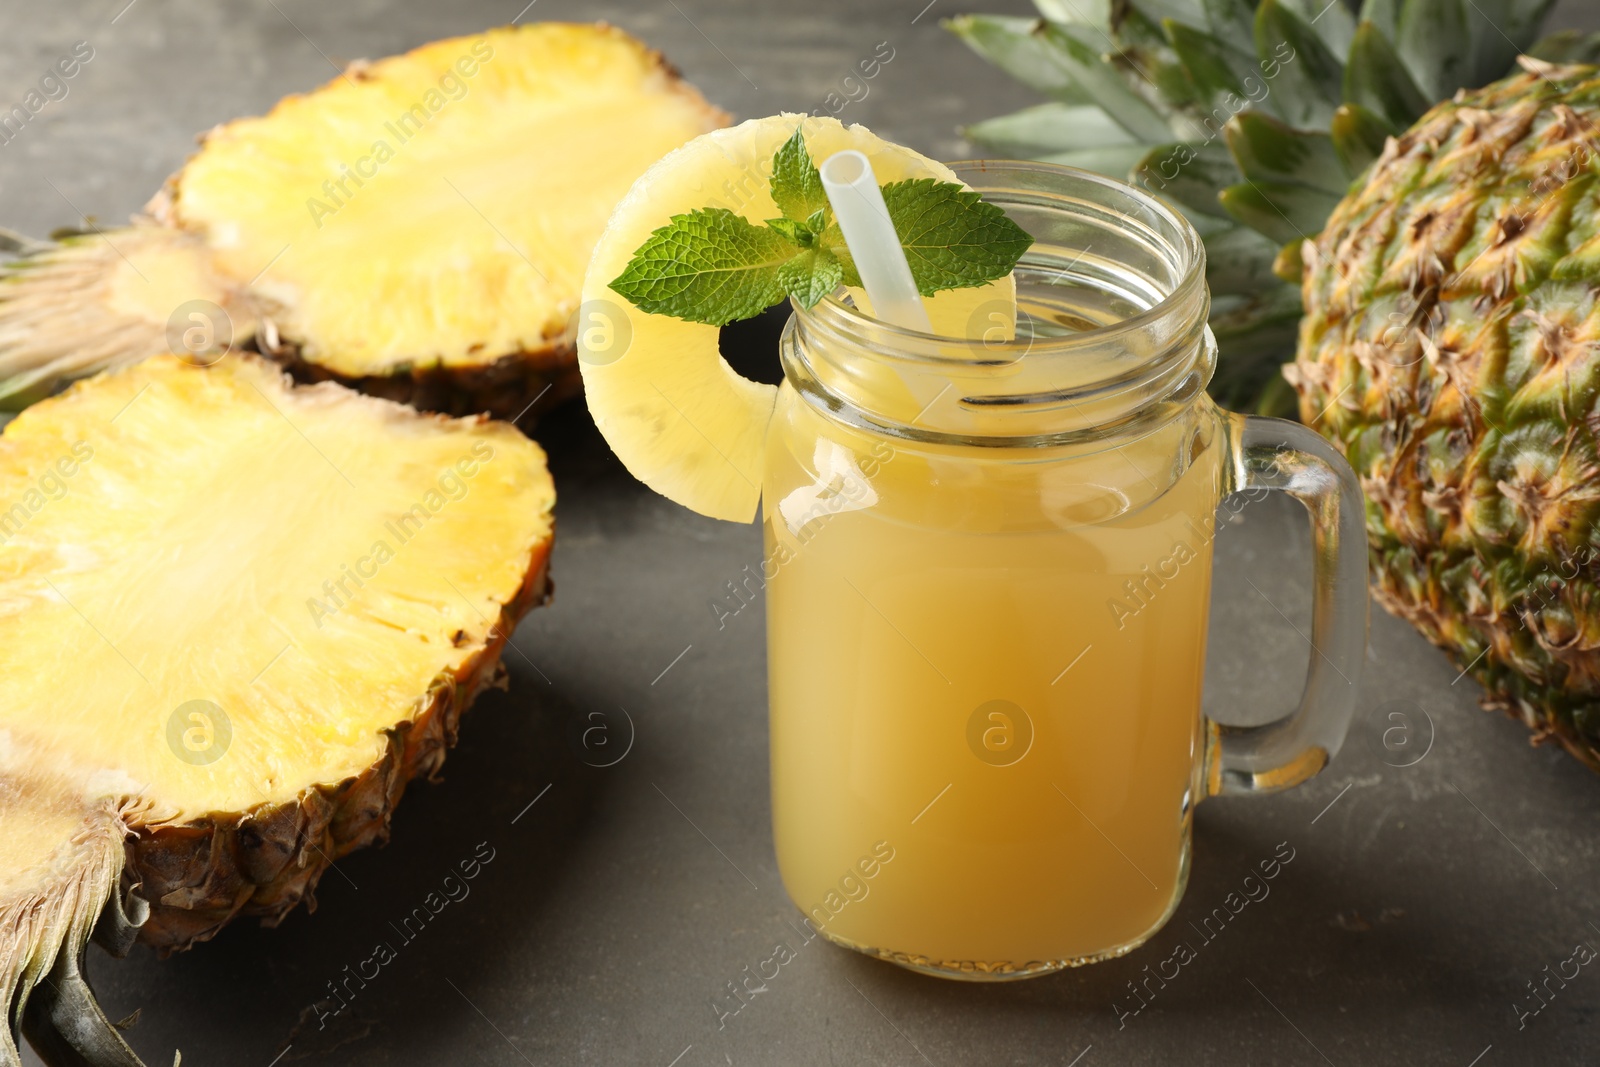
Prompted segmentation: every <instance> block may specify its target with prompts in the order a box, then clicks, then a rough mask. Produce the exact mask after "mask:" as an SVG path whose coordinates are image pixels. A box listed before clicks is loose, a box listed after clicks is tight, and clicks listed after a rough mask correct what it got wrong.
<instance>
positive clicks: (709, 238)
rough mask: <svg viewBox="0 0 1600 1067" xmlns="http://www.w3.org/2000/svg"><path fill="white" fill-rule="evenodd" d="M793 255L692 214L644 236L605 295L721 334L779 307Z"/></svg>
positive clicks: (742, 223)
mask: <svg viewBox="0 0 1600 1067" xmlns="http://www.w3.org/2000/svg"><path fill="white" fill-rule="evenodd" d="M796 252H797V249H796V248H795V246H794V245H793V244H792V243H791V242H790V241H789V240H788V239H787V238H785V237H784V236H783V235H782V234H780V233H778V232H776V231H774V230H771V229H768V228H766V227H764V226H756V225H754V224H753V223H751V222H749V221H748V220H746V219H745V218H743V217H742V216H740V215H735V214H734V213H733V212H731V211H729V210H728V209H726V208H700V209H697V210H695V211H691V212H689V214H687V215H674V216H672V220H671V221H670V222H669V223H668V224H667V225H665V226H663V227H661V228H660V229H659V230H656V231H655V232H654V233H652V234H651V235H650V236H649V238H648V239H647V240H646V241H645V243H644V244H642V245H640V246H639V250H638V251H637V252H635V253H634V254H633V258H632V259H631V260H629V261H628V266H627V268H626V269H625V270H624V271H623V272H622V273H621V274H620V275H618V276H617V279H616V280H615V281H613V282H612V283H611V288H612V289H613V290H615V291H616V292H617V294H618V295H620V296H622V297H623V298H624V299H626V300H627V301H629V302H630V303H632V304H633V305H634V306H635V307H637V308H638V309H639V310H641V311H645V312H648V313H650V314H652V315H671V316H673V317H675V318H680V319H686V320H688V321H689V322H703V323H706V324H707V325H710V326H725V325H727V324H728V323H730V322H736V321H738V320H739V319H748V318H752V317H754V316H756V315H759V314H761V312H763V311H765V310H766V309H767V308H769V307H771V306H772V305H773V304H776V303H778V302H779V301H781V300H782V299H783V297H784V292H785V289H784V286H783V283H782V282H780V281H779V278H778V273H779V270H780V269H781V268H782V267H783V265H784V264H785V263H787V262H789V261H790V260H792V259H794V258H795V255H796Z"/></svg>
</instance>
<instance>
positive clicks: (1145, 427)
mask: <svg viewBox="0 0 1600 1067" xmlns="http://www.w3.org/2000/svg"><path fill="white" fill-rule="evenodd" d="M952 169H953V170H955V171H956V173H957V174H958V176H960V177H962V178H963V179H964V180H965V181H967V182H968V183H969V184H970V185H971V186H972V187H974V188H976V189H978V190H979V191H980V192H981V193H982V194H983V196H984V198H985V199H986V200H988V201H989V202H991V203H995V204H998V205H999V206H1000V207H1001V208H1002V209H1003V210H1004V211H1005V212H1006V214H1007V215H1008V216H1009V217H1011V219H1012V220H1013V221H1014V222H1016V223H1018V225H1020V226H1021V227H1022V228H1023V229H1024V230H1025V231H1027V232H1028V233H1029V234H1030V235H1031V236H1032V237H1033V238H1034V244H1033V246H1032V247H1031V248H1029V250H1028V251H1027V252H1026V253H1025V254H1024V256H1023V258H1022V260H1021V262H1020V263H1019V264H1018V266H1017V268H1016V271H1015V273H1014V281H1015V285H1016V299H1015V301H1013V300H1012V299H1011V297H1010V294H1009V290H1004V289H1002V290H1001V291H1000V292H998V293H996V292H995V291H993V290H991V291H989V292H988V293H984V292H982V291H980V290H971V291H969V292H968V293H967V295H965V296H961V297H958V298H957V299H956V300H955V301H950V300H946V301H943V302H942V304H941V316H942V321H941V317H934V322H935V324H936V329H937V331H938V335H937V336H935V335H932V334H927V333H917V332H913V331H907V330H902V329H899V328H897V327H894V326H892V325H889V324H888V323H885V322H882V321H880V320H878V319H875V318H873V317H872V316H871V315H870V314H867V313H865V312H864V311H863V310H862V309H860V308H858V307H856V306H855V304H854V302H853V300H852V299H850V298H849V297H848V295H847V296H843V297H841V296H838V295H835V296H832V297H827V298H824V299H823V300H821V301H820V302H818V303H817V304H815V305H814V306H813V307H811V308H809V309H797V310H796V311H795V313H794V315H793V317H792V318H791V319H790V320H789V325H788V327H787V329H786V330H785V333H784V337H783V341H782V344H781V348H780V351H781V356H782V359H783V366H784V382H783V385H782V386H781V387H780V388H779V391H778V395H777V400H776V405H775V407H774V409H773V413H772V417H771V420H770V422H769V423H768V428H767V440H766V468H765V472H764V476H763V483H762V487H761V491H762V497H761V500H762V503H761V507H762V522H763V526H764V536H765V547H766V561H765V568H764V574H765V577H766V580H767V586H766V590H767V663H768V701H769V706H770V721H771V765H772V814H773V829H774V841H775V845H776V849H777V856H778V866H779V870H780V872H781V873H782V876H783V881H784V886H785V888H786V889H787V890H788V892H789V896H790V898H791V899H792V900H793V902H794V903H795V905H796V906H798V907H799V908H800V910H801V911H802V912H804V913H805V915H806V918H807V921H808V922H809V923H810V924H811V925H812V926H814V927H815V928H816V929H817V930H818V931H820V932H821V933H822V934H823V935H824V936H825V937H827V938H829V939H831V940H833V941H835V942H837V943H839V944H842V945H845V946H848V947H850V948H855V949H858V950H861V951H864V952H867V953H869V954H872V955H876V956H878V957H879V958H882V959H886V960H889V961H892V962H894V963H898V964H901V965H903V966H906V967H910V968H913V969H916V970H920V971H923V972H926V973H930V974H936V975H941V976H945V977H952V978H968V979H1007V978H1018V977H1027V976H1030V975H1036V974H1043V973H1047V972H1049V971H1053V970H1058V969H1060V968H1063V967H1071V966H1076V965H1079V964H1083V963H1090V962H1093V961H1095V960H1101V959H1106V958H1109V957H1112V956H1117V955H1120V954H1122V953H1124V952H1127V951H1129V950H1130V949H1132V948H1133V947H1135V946H1137V945H1138V944H1139V943H1140V942H1142V941H1143V940H1145V939H1146V938H1148V937H1149V936H1150V935H1151V934H1153V933H1154V932H1155V931H1156V930H1157V929H1159V928H1160V926H1161V924H1162V923H1163V922H1165V921H1166V919H1167V918H1168V917H1169V916H1170V915H1171V914H1172V911H1173V910H1174V909H1175V908H1176V906H1177V902H1178V900H1179V898H1180V896H1181V895H1182V892H1183V887H1184V882H1185V880H1186V876H1187V872H1188V865H1189V843H1190V823H1191V815H1192V812H1193V808H1194V805H1195V804H1196V803H1198V802H1199V801H1200V800H1201V799H1202V798H1203V797H1205V796H1210V795H1214V794H1217V793H1260V792H1273V791H1277V790H1281V789H1285V788H1288V787H1290V786H1293V785H1295V784H1297V783H1299V782H1301V781H1304V780H1306V779H1308V778H1310V777H1312V776H1313V775H1315V774H1316V773H1318V772H1319V771H1320V770H1321V769H1322V767H1324V766H1325V765H1326V764H1327V762H1328V760H1329V759H1330V758H1331V757H1332V756H1333V754H1334V753H1335V752H1337V750H1338V748H1339V745H1340V743H1341V741H1342V740H1343V737H1344V733H1345V729H1346V726H1347V724H1348V722H1349V719H1350V715H1351V713H1352V711H1353V709H1354V705H1355V698H1356V682H1357V680H1358V679H1359V677H1360V667H1361V659H1362V652H1363V650H1364V648H1365V642H1366V547H1365V535H1364V529H1363V508H1362V503H1361V492H1360V487H1359V484H1358V483H1357V482H1356V480H1355V476H1354V474H1353V473H1352V472H1351V470H1350V468H1349V465H1348V464H1347V463H1345V462H1344V460H1343V458H1342V457H1340V456H1339V454H1338V453H1337V452H1335V451H1334V450H1333V449H1332V447H1331V446H1330V445H1329V444H1328V443H1327V442H1326V441H1323V440H1322V439H1321V438H1320V437H1318V436H1317V435H1316V434H1314V433H1312V432H1310V431H1308V430H1306V429H1305V428H1304V427H1301V426H1298V425H1295V424H1292V423H1286V422H1283V421H1281V420H1276V419H1260V418H1255V417H1250V418H1246V417H1244V416H1240V415H1234V414H1230V413H1228V412H1225V411H1222V410H1220V409H1219V408H1217V407H1216V405H1215V404H1213V403H1212V401H1211V399H1210V398H1209V397H1208V396H1207V394H1206V391H1205V387H1206V384H1207V382H1208V381H1209V380H1210V377H1211V373H1212V371H1213V369H1214V368H1215V365H1216V357H1217V350H1216V344H1215V339H1214V338H1213V337H1212V335H1211V332H1210V330H1209V329H1208V328H1207V326H1206V320H1207V314H1208V311H1209V309H1210V299H1209V294H1208V292H1207V289H1206V285H1205V273H1204V266H1205V261H1204V251H1203V248H1202V246H1201V244H1200V240H1199V236H1198V235H1197V234H1196V233H1195V232H1194V230H1193V228H1192V227H1191V226H1189V224H1188V223H1187V222H1186V221H1185V220H1184V219H1183V218H1182V216H1181V215H1179V214H1178V213H1177V212H1175V211H1174V210H1172V209H1171V208H1169V207H1167V206H1166V205H1165V204H1163V203H1161V202H1160V201H1157V200H1155V199H1154V198H1152V197H1150V196H1148V195H1147V194H1145V193H1143V192H1141V191H1139V190H1136V189H1132V188H1130V187H1128V186H1126V185H1123V184H1121V183H1118V182H1114V181H1112V180H1110V179H1107V178H1102V177H1099V176H1096V175H1092V174H1088V173H1085V172H1082V171H1074V170H1071V169H1069V168H1064V167H1056V166H1051V165H1049V164H1041V163H1020V162H1005V161H977V162H972V163H965V164H956V165H955V166H954V167H953V168H952ZM999 284H1001V285H1003V286H1009V285H1010V284H1011V280H1006V281H1005V282H1003V283H999ZM952 308H954V309H955V310H956V312H957V316H956V318H957V321H952V320H951V318H950V315H949V313H950V312H951V310H952ZM931 314H932V307H931V306H930V315H931ZM963 315H965V316H966V317H965V321H959V320H960V319H961V318H962V316H963ZM1013 318H1014V319H1015V331H1014V333H1013V330H1012V326H1013ZM990 324H995V325H996V327H997V328H996V329H990V328H989V326H990ZM1242 489H1251V490H1268V489H1271V490H1280V491H1283V492H1286V493H1288V494H1289V495H1291V496H1294V497H1295V498H1296V499H1298V500H1300V501H1301V502H1302V503H1303V504H1304V505H1305V506H1306V508H1307V509H1308V511H1309V513H1310V517H1311V531H1312V542H1313V552H1312V558H1313V565H1314V571H1315V575H1314V582H1313V603H1312V625H1311V631H1310V635H1309V636H1310V641H1311V644H1312V647H1313V648H1314V649H1315V654H1313V655H1312V656H1310V657H1309V667H1308V673H1307V679H1306V685H1305V688H1304V690H1303V694H1302V697H1301V702H1300V705H1299V707H1298V708H1296V709H1295V710H1293V711H1291V712H1289V713H1288V714H1286V715H1284V716H1283V717H1281V718H1279V719H1276V720H1275V721H1272V722H1269V723H1267V724H1265V725H1263V726H1254V727H1235V726H1229V725H1224V724H1221V723H1218V722H1214V721H1212V720H1211V719H1209V718H1207V717H1206V716H1205V715H1203V714H1202V712H1201V688H1202V676H1203V667H1204V659H1205V637H1206V623H1207V611H1208V604H1209V595H1210V584H1211V555H1212V541H1213V531H1214V529H1215V522H1216V508H1217V506H1218V504H1219V503H1221V501H1222V499H1223V497H1224V496H1225V495H1226V494H1227V493H1229V492H1232V491H1235V490H1242Z"/></svg>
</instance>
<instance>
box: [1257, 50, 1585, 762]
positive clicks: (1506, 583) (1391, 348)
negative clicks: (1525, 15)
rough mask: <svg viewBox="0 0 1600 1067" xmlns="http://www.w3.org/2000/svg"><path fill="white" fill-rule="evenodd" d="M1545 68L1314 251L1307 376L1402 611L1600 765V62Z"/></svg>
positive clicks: (1436, 124) (1306, 387)
mask: <svg viewBox="0 0 1600 1067" xmlns="http://www.w3.org/2000/svg"><path fill="white" fill-rule="evenodd" d="M1524 62H1525V65H1527V66H1528V67H1529V70H1528V71H1527V72H1526V73H1522V74H1519V75H1516V76H1514V77H1510V78H1507V79H1504V80H1502V81H1500V82H1496V83H1494V84H1493V85H1490V86H1488V87H1486V88H1484V89H1481V90H1477V91H1473V92H1465V93H1462V94H1459V95H1458V96H1457V98H1456V99H1455V100H1453V101H1451V102H1448V103H1444V104H1440V105H1439V106H1437V107H1435V108H1434V109H1433V110H1431V111H1429V112H1428V113H1427V114H1426V115H1425V116H1423V118H1422V119H1421V120H1419V122H1418V123H1417V124H1416V125H1415V126H1414V127H1412V128H1411V129H1410V130H1409V131H1407V132H1406V133H1405V134H1403V135H1401V136H1400V137H1399V138H1397V139H1394V140H1391V141H1390V142H1389V144H1388V145H1387V147H1386V148H1385V150H1384V152H1383V155H1382V156H1381V157H1380V158H1379V159H1378V161H1377V162H1376V164H1375V165H1374V168H1373V170H1372V171H1371V172H1370V173H1369V174H1368V175H1367V178H1366V180H1365V181H1364V182H1363V184H1362V185H1361V187H1360V188H1358V189H1356V190H1354V191H1353V192H1352V193H1351V194H1350V196H1349V197H1347V198H1346V199H1345V200H1344V201H1343V202H1342V203H1341V204H1340V206H1339V207H1338V208H1337V209H1336V210H1335V212H1334V214H1333V216H1332V218H1331V219H1330V221H1329V223H1328V226H1327V228H1326V229H1325V230H1324V231H1323V232H1322V234H1321V236H1319V237H1318V238H1317V239H1316V241H1315V242H1307V244H1306V246H1305V251H1304V258H1305V261H1306V263H1307V265H1308V267H1309V269H1308V271H1307V274H1306V277H1305V280H1304V299H1305V304H1306V309H1307V314H1306V317H1305V319H1304V320H1303V322H1302V324H1301V330H1300V348H1299V360H1298V363H1297V364H1295V365H1293V366H1291V367H1289V368H1286V370H1285V376H1286V377H1288V378H1289V379H1290V381H1291V382H1292V384H1294V386H1295V388H1296V389H1297V390H1298V392H1299V394H1300V411H1301V416H1302V418H1304V419H1305V420H1306V421H1307V422H1308V423H1310V424H1311V425H1314V426H1315V427H1317V428H1318V429H1319V430H1321V431H1322V432H1323V433H1324V434H1325V435H1326V436H1327V437H1328V438H1329V439H1330V440H1332V441H1333V442H1334V443H1335V444H1336V445H1338V446H1339V447H1340V448H1342V449H1343V450H1344V452H1345V454H1346V456H1347V457H1348V458H1349V459H1350V461H1351V464H1352V466H1354V467H1355V468H1356V471H1357V473H1358V475H1360V477H1361V480H1362V484H1363V487H1364V488H1365V490H1366V493H1367V498H1368V533H1369V536H1370V541H1371V560H1372V571H1373V577H1374V580H1375V583H1376V592H1377V596H1378V599H1379V601H1380V602H1381V603H1383V604H1384V605H1385V606H1386V607H1387V608H1388V609H1389V610H1390V611H1392V612H1394V613H1395V614H1397V615H1399V616H1401V617H1402V618H1405V619H1407V620H1408V621H1410V622H1411V623H1413V624H1414V625H1415V626H1416V627H1417V629H1418V630H1420V631H1421V632H1422V633H1423V635H1424V636H1426V637H1427V638H1428V639H1429V640H1430V641H1432V642H1433V643H1434V644H1436V645H1438V646H1440V647H1441V648H1444V649H1446V650H1447V651H1449V652H1450V653H1451V654H1452V656H1453V657H1454V658H1455V659H1456V661H1457V663H1458V664H1459V665H1460V666H1461V667H1462V669H1464V670H1467V671H1470V673H1471V674H1472V675H1473V677H1475V678H1476V679H1477V680H1478V681H1479V682H1480V683H1482V685H1483V686H1484V688H1485V690H1486V692H1487V696H1486V698H1485V702H1486V704H1488V705H1490V706H1494V707H1498V708H1501V709H1504V710H1505V711H1507V712H1508V713H1510V714H1511V715H1513V716H1514V717H1516V718H1518V719H1520V720H1522V721H1523V722H1524V723H1526V724H1527V725H1528V726H1529V727H1530V728H1531V729H1532V730H1533V731H1534V739H1535V740H1547V739H1554V740H1557V741H1559V742H1560V743H1561V744H1562V745H1563V746H1565V747H1566V748H1567V749H1568V750H1569V751H1570V752H1572V753H1573V754H1574V755H1575V756H1577V757H1578V758H1579V759H1581V760H1583V761H1584V762H1586V763H1588V764H1589V765H1590V766H1593V767H1595V768H1596V769H1600V437H1597V433H1600V300H1597V297H1596V291H1597V287H1600V262H1597V261H1596V259H1595V258H1594V254H1593V252H1591V251H1590V249H1591V248H1592V247H1593V242H1594V241H1595V234H1596V229H1597V226H1600V180H1597V175H1600V68H1595V67H1576V66H1571V67H1555V66H1552V65H1549V64H1542V63H1538V62H1537V61H1524Z"/></svg>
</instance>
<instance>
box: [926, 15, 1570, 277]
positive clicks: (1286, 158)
mask: <svg viewBox="0 0 1600 1067" xmlns="http://www.w3.org/2000/svg"><path fill="white" fill-rule="evenodd" d="M1551 3H1552V0H1363V2H1362V5H1361V9H1360V14H1359V17H1358V16H1356V15H1353V14H1352V13H1351V12H1350V10H1349V9H1348V8H1346V7H1345V6H1344V4H1343V3H1340V2H1339V0H1334V2H1333V3H1331V4H1329V3H1328V2H1327V0H1259V2H1256V0H1129V2H1125V3H1098V4H1096V3H1085V4H1082V5H1080V4H1077V3H1064V2H1063V0H1035V5H1036V6H1037V7H1038V8H1039V10H1040V13H1041V14H1042V15H1043V18H1040V19H1026V18H1016V17H1009V16H990V15H963V16H959V17H957V18H954V19H949V20H947V21H946V22H945V26H946V28H948V29H950V30H951V31H952V32H954V33H955V34H956V35H957V36H959V37H961V38H962V39H963V40H964V41H966V43H967V44H968V45H969V46H971V47H972V48H973V50H975V51H976V52H978V54H979V55H982V56H983V57H984V58H986V59H988V60H989V61H990V62H992V63H994V64H995V65H997V66H999V67H1000V68H1001V69H1003V70H1005V71H1006V72H1007V73H1009V74H1011V75H1013V76H1014V77H1016V78H1018V79H1019V80H1020V81H1022V82H1024V83H1026V84H1028V85H1030V86H1032V87H1033V88H1035V89H1037V90H1038V91H1039V92H1041V93H1043V94H1044V95H1045V96H1047V97H1050V98H1051V100H1052V103H1049V104H1045V105H1042V106H1039V107H1034V108H1028V109H1025V110H1023V111H1020V112H1017V113H1015V114H1012V115H1006V116H1002V117H1000V118H996V119H990V120H988V121H986V122H981V123H978V124H977V125H975V126H972V127H969V128H968V129H967V131H966V132H967V134H968V136H969V137H971V138H972V139H973V140H975V141H978V142H979V143H981V144H984V145H986V146H989V147H991V148H995V149H998V150H1001V151H1005V152H1008V153H1010V154H1014V155H1025V156H1030V157H1033V158H1043V159H1048V160H1051V161H1053V162H1060V163H1066V164H1069V165H1076V166H1083V167H1086V168H1087V169H1090V170H1096V171H1099V172H1101V173H1106V174H1110V175H1112V176H1114V177H1128V176H1130V175H1131V176H1132V177H1133V178H1135V179H1139V180H1142V181H1143V182H1144V183H1145V184H1148V185H1151V186H1152V187H1154V188H1155V189H1156V190H1157V191H1159V192H1163V193H1165V194H1167V195H1169V196H1171V197H1172V198H1173V199H1175V200H1177V201H1178V202H1179V203H1180V204H1181V205H1182V206H1183V207H1184V208H1186V209H1188V211H1189V213H1190V214H1191V216H1193V215H1201V216H1206V219H1204V220H1196V223H1197V226H1199V227H1200V228H1201V231H1202V234H1203V235H1206V234H1207V232H1208V231H1207V223H1209V225H1210V229H1211V230H1216V229H1218V228H1219V226H1220V227H1221V228H1227V227H1228V226H1230V225H1243V226H1245V227H1248V228H1250V229H1252V230H1255V231H1257V232H1261V233H1264V234H1266V236H1267V237H1268V238H1269V239H1270V240H1271V241H1272V242H1273V244H1281V243H1283V242H1284V241H1287V240H1296V241H1297V240H1299V239H1300V238H1301V237H1311V236H1315V234H1316V233H1317V232H1319V231H1320V230H1321V228H1322V225H1323V223H1324V222H1325V221H1326V220H1327V216H1328V213H1329V212H1330V211H1331V210H1332V207H1333V205H1334V203H1336V202H1337V201H1338V199H1339V198H1340V197H1341V196H1342V195H1343V194H1344V192H1345V190H1346V188H1347V187H1348V184H1349V182H1350V181H1351V180H1352V179H1354V178H1356V177H1357V176H1359V175H1360V173H1361V172H1362V171H1363V170H1364V169H1365V168H1366V166H1367V165H1368V164H1369V163H1370V162H1371V161H1372V160H1373V159H1374V158H1376V157H1377V155H1378V153H1379V152H1381V151H1382V149H1383V144H1384V139H1385V138H1386V137H1388V136H1390V135H1392V134H1394V133H1396V132H1398V131H1400V130H1402V129H1405V128H1406V127H1407V126H1409V125H1411V123H1412V122H1414V121H1415V120H1416V119H1417V118H1419V117H1420V116H1421V115H1422V113H1423V112H1424V111H1426V110H1427V108H1428V107H1429V106H1431V105H1432V104H1433V103H1434V102H1436V101H1439V100H1443V99H1446V98H1448V97H1449V96H1451V95H1452V94H1454V93H1455V91H1456V90H1457V89H1460V88H1464V87H1476V86H1479V85H1483V84H1486V83H1487V82H1490V81H1493V80H1494V79H1496V78H1498V77H1501V76H1502V75H1504V74H1505V73H1506V72H1507V71H1508V70H1509V69H1510V68H1511V67H1512V63H1513V61H1514V59H1515V58H1516V56H1517V54H1518V53H1519V52H1521V51H1523V50H1524V49H1527V48H1528V47H1529V46H1530V45H1531V44H1532V42H1533V38H1534V35H1535V34H1536V32H1537V30H1538V27H1539V25H1540V23H1541V22H1542V20H1543V18H1544V15H1545V13H1546V12H1547V11H1548V9H1549V8H1550V6H1551ZM1541 50H1543V51H1548V52H1550V53H1551V56H1550V58H1561V59H1566V58H1569V57H1570V56H1572V55H1574V54H1580V55H1581V54H1588V53H1589V52H1592V51H1600V43H1597V42H1593V41H1588V40H1572V39H1567V38H1560V37H1559V36H1558V37H1552V38H1550V39H1548V40H1547V41H1546V42H1541V43H1540V44H1539V45H1537V46H1534V49H1533V51H1534V53H1535V54H1540V52H1541ZM1241 146H1244V147H1246V148H1247V149H1248V151H1240V150H1239V149H1240V148H1241ZM1196 159H1201V160H1202V166H1201V168H1200V171H1201V172H1200V173H1198V174H1196V175H1193V176H1191V177H1190V178H1189V179H1188V180H1185V181H1180V180H1178V178H1179V175H1178V173H1177V172H1179V171H1182V170H1184V169H1185V168H1187V167H1189V166H1190V165H1191V164H1192V163H1193V162H1194V161H1195V160H1196ZM1174 183H1176V184H1175V185H1174ZM1169 186H1173V187H1169ZM1263 254H1265V253H1264V252H1263Z"/></svg>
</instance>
